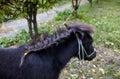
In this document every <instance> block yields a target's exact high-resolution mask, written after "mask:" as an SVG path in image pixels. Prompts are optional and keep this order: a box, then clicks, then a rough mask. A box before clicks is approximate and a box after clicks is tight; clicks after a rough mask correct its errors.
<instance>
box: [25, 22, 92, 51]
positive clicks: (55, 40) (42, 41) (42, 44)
mask: <svg viewBox="0 0 120 79" xmlns="http://www.w3.org/2000/svg"><path fill="white" fill-rule="evenodd" d="M69 27H71V29H79V30H81V31H85V32H87V33H89V34H91V33H93V32H94V31H93V28H92V27H91V26H89V25H86V24H75V25H70V26H69ZM71 29H70V30H71ZM70 30H68V29H65V28H58V29H57V30H56V31H55V32H54V33H53V34H48V33H43V34H42V35H41V37H40V38H39V39H38V40H37V41H32V42H30V43H28V44H26V47H27V49H28V50H31V51H38V50H42V49H46V48H48V47H51V46H53V45H58V44H60V43H61V41H64V40H65V39H68V38H69V36H70V34H71V32H72V31H70Z"/></svg>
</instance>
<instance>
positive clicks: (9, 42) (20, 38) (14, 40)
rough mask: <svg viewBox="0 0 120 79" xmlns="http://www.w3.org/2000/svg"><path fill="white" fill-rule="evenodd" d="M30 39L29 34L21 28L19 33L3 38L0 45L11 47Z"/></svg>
mask: <svg viewBox="0 0 120 79" xmlns="http://www.w3.org/2000/svg"><path fill="white" fill-rule="evenodd" d="M29 40H30V38H29V34H28V33H27V32H26V31H25V30H21V31H20V32H19V33H18V34H16V35H15V36H14V37H11V38H1V39H0V47H9V46H13V45H21V44H25V43H26V42H28V41H29Z"/></svg>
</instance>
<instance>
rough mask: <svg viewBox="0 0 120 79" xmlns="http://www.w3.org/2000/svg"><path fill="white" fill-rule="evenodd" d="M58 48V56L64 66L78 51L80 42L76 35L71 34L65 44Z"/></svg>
mask: <svg viewBox="0 0 120 79" xmlns="http://www.w3.org/2000/svg"><path fill="white" fill-rule="evenodd" d="M58 49H59V50H58V55H57V58H58V59H59V61H60V62H61V63H62V64H63V66H65V65H66V64H67V62H68V61H69V60H70V59H71V58H72V57H74V56H75V55H76V53H77V51H78V44H77V39H76V37H75V35H71V36H70V38H69V39H68V40H67V41H66V42H65V43H64V44H62V45H59V46H58Z"/></svg>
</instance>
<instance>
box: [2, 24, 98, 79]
mask: <svg viewBox="0 0 120 79" xmlns="http://www.w3.org/2000/svg"><path fill="white" fill-rule="evenodd" d="M65 26H66V29H65V28H62V29H59V30H58V31H56V32H55V33H54V34H52V35H48V34H46V33H45V34H44V35H43V37H44V38H43V37H42V38H41V39H38V40H37V41H36V42H31V43H28V44H25V45H22V46H19V47H17V48H0V79H58V77H59V74H60V72H61V70H62V69H63V68H64V67H65V65H66V64H67V62H68V61H69V60H70V59H71V58H72V57H78V58H79V59H81V60H82V59H84V60H92V59H93V58H94V57H95V56H96V52H95V51H94V48H93V46H92V43H93V39H92V37H91V35H90V34H91V33H92V32H93V29H92V28H91V27H90V26H88V25H84V24H77V25H71V26H69V25H67V24H65Z"/></svg>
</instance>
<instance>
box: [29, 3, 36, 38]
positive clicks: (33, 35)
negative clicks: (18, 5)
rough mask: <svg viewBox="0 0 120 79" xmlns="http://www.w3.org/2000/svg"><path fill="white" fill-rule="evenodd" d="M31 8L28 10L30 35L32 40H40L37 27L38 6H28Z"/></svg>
mask: <svg viewBox="0 0 120 79" xmlns="http://www.w3.org/2000/svg"><path fill="white" fill-rule="evenodd" d="M27 6H29V8H28V9H27V15H28V16H27V21H28V27H29V34H30V37H31V39H32V40H36V39H37V38H38V26H37V19H36V15H37V5H36V4H32V3H31V4H29V5H27Z"/></svg>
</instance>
